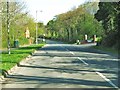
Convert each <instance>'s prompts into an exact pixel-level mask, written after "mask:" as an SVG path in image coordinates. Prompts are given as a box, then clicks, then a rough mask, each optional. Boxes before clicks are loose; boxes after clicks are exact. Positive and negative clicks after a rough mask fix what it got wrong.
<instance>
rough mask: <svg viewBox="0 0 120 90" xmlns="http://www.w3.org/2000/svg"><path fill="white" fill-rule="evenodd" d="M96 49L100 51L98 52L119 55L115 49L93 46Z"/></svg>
mask: <svg viewBox="0 0 120 90" xmlns="http://www.w3.org/2000/svg"><path fill="white" fill-rule="evenodd" d="M93 48H94V49H98V50H102V51H105V52H109V53H112V54H118V50H117V49H114V48H107V47H103V46H93Z"/></svg>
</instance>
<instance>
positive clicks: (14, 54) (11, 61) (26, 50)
mask: <svg viewBox="0 0 120 90" xmlns="http://www.w3.org/2000/svg"><path fill="white" fill-rule="evenodd" d="M43 45H44V44H39V45H31V46H28V47H20V48H18V49H14V50H11V54H10V55H9V54H8V53H7V52H3V53H2V54H0V55H1V56H2V60H1V63H0V69H1V70H2V69H4V70H9V69H11V68H12V67H13V66H15V65H16V64H17V63H19V62H20V61H21V60H22V59H24V58H26V57H27V56H28V55H30V54H31V53H32V52H34V51H35V50H36V49H38V48H41V47H42V46H43Z"/></svg>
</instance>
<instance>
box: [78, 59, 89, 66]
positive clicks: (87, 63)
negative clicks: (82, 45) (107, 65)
mask: <svg viewBox="0 0 120 90" xmlns="http://www.w3.org/2000/svg"><path fill="white" fill-rule="evenodd" d="M78 59H79V60H81V61H82V62H83V63H84V64H85V65H89V64H88V63H86V62H85V61H84V60H82V59H81V58H80V57H78Z"/></svg>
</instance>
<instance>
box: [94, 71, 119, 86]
mask: <svg viewBox="0 0 120 90" xmlns="http://www.w3.org/2000/svg"><path fill="white" fill-rule="evenodd" d="M95 72H96V73H97V74H98V75H99V76H100V77H102V78H103V79H104V80H105V81H107V82H108V83H109V84H110V85H112V86H113V87H114V88H118V87H117V86H116V85H115V84H114V83H112V81H110V80H109V79H108V78H106V77H105V76H104V75H103V74H102V73H100V72H97V71H95Z"/></svg>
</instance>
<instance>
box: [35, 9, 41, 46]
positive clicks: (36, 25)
mask: <svg viewBox="0 0 120 90" xmlns="http://www.w3.org/2000/svg"><path fill="white" fill-rule="evenodd" d="M40 12H42V11H40ZM37 13H38V10H36V40H35V42H36V44H38V40H37V37H38V24H37Z"/></svg>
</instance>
